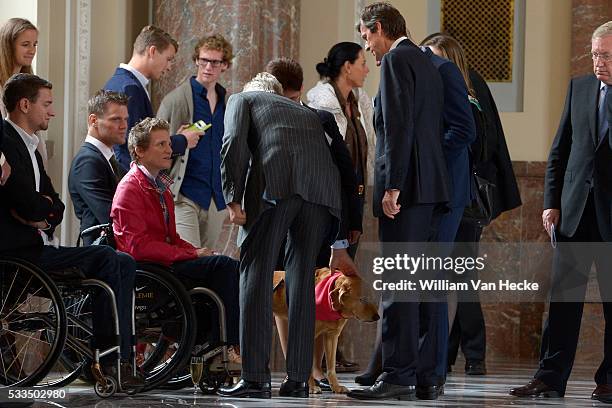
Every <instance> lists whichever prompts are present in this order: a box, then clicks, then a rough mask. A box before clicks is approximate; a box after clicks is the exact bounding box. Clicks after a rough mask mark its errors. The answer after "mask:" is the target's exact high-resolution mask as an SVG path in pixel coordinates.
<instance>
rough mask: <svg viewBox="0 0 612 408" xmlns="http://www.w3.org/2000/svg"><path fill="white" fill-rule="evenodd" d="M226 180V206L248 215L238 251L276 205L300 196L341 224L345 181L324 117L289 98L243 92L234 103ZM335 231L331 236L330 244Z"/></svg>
mask: <svg viewBox="0 0 612 408" xmlns="http://www.w3.org/2000/svg"><path fill="white" fill-rule="evenodd" d="M221 179H222V182H223V195H224V197H225V202H226V203H230V202H236V203H242V205H243V208H244V209H245V211H246V216H247V222H246V224H245V225H244V226H243V227H242V228H240V232H239V234H238V245H242V243H243V242H244V240H245V238H246V237H247V236H248V233H249V231H250V229H251V228H252V227H253V225H255V223H256V222H257V219H258V218H259V216H260V215H261V213H262V212H263V211H265V210H266V209H268V208H272V207H273V205H274V201H275V200H279V199H284V198H289V197H291V196H293V195H296V194H297V195H299V196H301V197H302V199H304V200H305V201H308V202H310V203H314V204H319V205H322V206H325V207H327V208H329V211H330V212H331V214H332V215H333V216H334V217H335V218H336V220H339V219H340V212H341V208H342V206H341V201H340V175H339V174H338V170H337V168H336V166H335V165H334V162H333V160H332V157H331V153H330V151H329V147H328V146H327V141H326V138H325V132H324V130H323V127H322V126H321V122H320V120H319V117H318V116H317V115H316V114H315V113H313V112H312V111H311V110H310V109H308V108H306V107H303V106H301V105H298V104H296V103H295V102H293V101H291V100H290V99H287V98H285V97H282V96H278V95H275V94H271V93H268V92H242V93H239V94H235V95H232V96H231V97H230V98H229V100H228V103H227V108H226V111H225V134H224V135H223V146H222V148H221ZM336 231H337V226H336V228H332V230H330V236H329V241H330V242H331V241H333V239H334V238H335V235H336Z"/></svg>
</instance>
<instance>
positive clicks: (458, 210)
mask: <svg viewBox="0 0 612 408" xmlns="http://www.w3.org/2000/svg"><path fill="white" fill-rule="evenodd" d="M462 216H463V207H453V208H451V209H450V211H449V212H447V213H446V214H444V215H443V216H442V219H441V220H440V227H439V228H438V233H437V234H436V242H440V243H446V245H442V246H441V247H440V250H441V253H440V256H441V257H443V258H445V257H447V256H450V255H451V253H452V250H453V244H452V243H453V242H454V241H455V238H456V236H457V230H458V229H459V224H460V223H461V217H462ZM448 278H449V277H448V276H442V275H441V276H440V279H448ZM432 307H435V308H437V311H436V316H437V318H436V321H435V322H431V324H428V325H427V326H428V327H433V329H434V330H435V331H436V333H435V334H434V335H433V338H435V339H436V345H437V346H436V350H435V354H436V360H437V362H436V375H437V377H438V379H439V384H444V383H445V382H446V367H447V364H446V363H447V359H448V336H449V330H448V303H447V302H446V299H441V300H440V301H439V302H436V303H434V304H433V305H432ZM421 330H423V327H421ZM429 337H431V336H429ZM427 340H428V339H427V337H425V336H424V337H423V338H422V339H421V347H431V342H430V341H427Z"/></svg>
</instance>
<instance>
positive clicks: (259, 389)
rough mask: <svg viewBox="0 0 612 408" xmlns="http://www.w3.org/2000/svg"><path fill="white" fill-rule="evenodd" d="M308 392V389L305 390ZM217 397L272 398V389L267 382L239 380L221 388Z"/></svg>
mask: <svg viewBox="0 0 612 408" xmlns="http://www.w3.org/2000/svg"><path fill="white" fill-rule="evenodd" d="M306 390H308V388H306ZM217 395H220V396H222V397H232V398H266V399H269V398H272V387H271V386H270V383H269V382H254V381H247V380H240V381H238V382H237V383H236V384H234V385H232V386H231V387H230V386H227V387H221V388H219V389H218V390H217Z"/></svg>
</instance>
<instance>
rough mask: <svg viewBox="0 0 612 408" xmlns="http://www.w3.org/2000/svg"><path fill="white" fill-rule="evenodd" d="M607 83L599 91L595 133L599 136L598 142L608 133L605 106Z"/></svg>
mask: <svg viewBox="0 0 612 408" xmlns="http://www.w3.org/2000/svg"><path fill="white" fill-rule="evenodd" d="M608 88H609V86H608V85H604V87H603V88H601V91H600V93H599V109H598V111H597V135H598V136H599V139H598V142H600V141H601V139H603V138H604V136H606V133H608V109H607V107H606V93H607V92H608Z"/></svg>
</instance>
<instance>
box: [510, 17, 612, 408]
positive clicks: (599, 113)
mask: <svg viewBox="0 0 612 408" xmlns="http://www.w3.org/2000/svg"><path fill="white" fill-rule="evenodd" d="M591 56H592V58H593V71H594V74H595V75H585V76H582V77H578V78H573V79H572V80H571V82H570V84H569V88H568V92H567V98H566V101H565V108H564V109H563V114H562V115H561V123H560V124H559V129H558V130H557V134H556V136H555V140H554V141H553V144H552V147H551V150H550V155H549V157H548V166H547V169H546V178H545V185H544V212H543V213H542V222H543V224H544V228H545V230H546V232H547V233H548V234H549V235H550V237H551V240H555V238H556V240H558V241H559V245H558V246H557V247H556V249H555V251H554V255H553V268H552V269H553V279H552V285H551V286H552V288H553V289H552V292H551V299H550V307H549V311H548V320H547V322H546V325H545V326H544V332H543V334H542V347H541V349H540V353H541V354H540V368H539V370H538V371H537V372H536V374H535V376H534V378H533V379H532V380H531V381H530V382H529V383H528V384H527V385H525V386H522V387H518V388H514V389H512V390H511V391H510V394H511V395H514V396H517V397H563V395H564V394H565V388H566V386H567V381H568V378H569V376H570V373H571V370H572V365H573V363H574V357H575V355H576V347H577V345H578V334H579V332H580V322H581V319H582V310H583V304H584V296H585V292H586V287H587V283H588V278H589V272H590V270H591V266H592V264H593V262H595V266H596V268H597V275H598V282H599V292H600V295H601V299H602V303H603V312H604V318H605V322H606V328H605V331H604V358H603V361H602V363H601V365H600V366H599V368H598V370H597V372H596V374H595V382H596V383H597V387H596V388H595V391H593V393H592V395H591V397H592V398H593V399H596V400H599V401H602V402H607V403H612V355H611V354H610V353H612V330H609V329H610V328H611V327H612V303H610V298H609V297H610V293H612V283H611V279H610V277H609V273H610V270H611V269H612V253H611V251H610V249H609V246H608V245H606V244H604V243H608V242H610V241H612V219H611V215H612V191H611V190H610V188H609V186H610V183H612V169H611V168H610V163H611V162H612V140H611V139H610V131H609V120H610V105H611V103H612V98H611V97H610V92H608V90H609V88H610V86H611V85H612V21H608V22H607V23H605V24H603V25H601V26H600V27H598V28H597V29H596V30H595V31H594V33H593V35H592V38H591ZM584 243H589V244H587V245H585V244H584ZM568 289H570V290H568ZM568 294H569V296H568Z"/></svg>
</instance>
